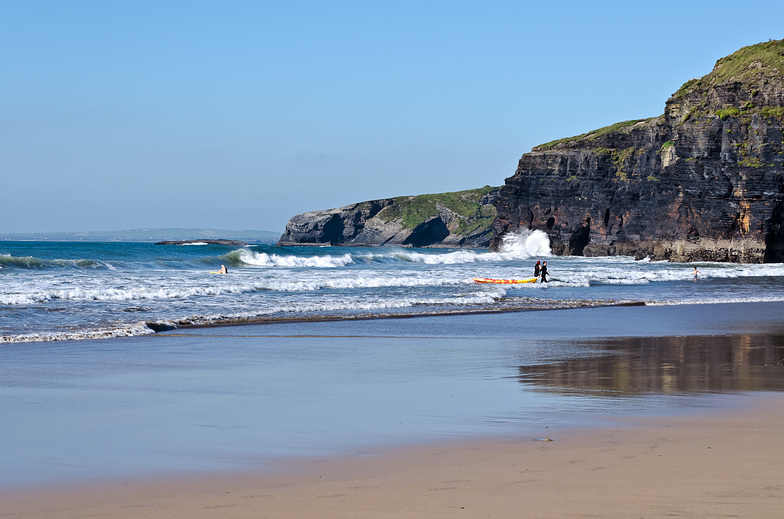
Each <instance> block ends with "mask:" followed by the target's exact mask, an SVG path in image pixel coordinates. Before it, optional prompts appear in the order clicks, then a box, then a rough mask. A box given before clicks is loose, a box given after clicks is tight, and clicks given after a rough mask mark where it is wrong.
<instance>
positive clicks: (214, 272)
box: [210, 270, 223, 274]
mask: <svg viewBox="0 0 784 519" xmlns="http://www.w3.org/2000/svg"><path fill="white" fill-rule="evenodd" d="M210 274H223V272H221V271H220V270H211V271H210Z"/></svg>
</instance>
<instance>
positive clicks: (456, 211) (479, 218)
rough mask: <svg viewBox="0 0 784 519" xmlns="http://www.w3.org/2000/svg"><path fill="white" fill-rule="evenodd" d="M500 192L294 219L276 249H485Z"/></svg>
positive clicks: (405, 200) (390, 202)
mask: <svg viewBox="0 0 784 519" xmlns="http://www.w3.org/2000/svg"><path fill="white" fill-rule="evenodd" d="M497 190H498V188H494V187H490V186H485V187H483V188H481V189H473V190H468V191H457V192H453V193H441V194H435V195H419V196H402V197H396V198H385V199H381V200H372V201H368V202H361V203H358V204H352V205H348V206H345V207H340V208H338V209H329V210H325V211H310V212H307V213H302V214H299V215H296V216H294V217H293V218H291V219H290V220H289V222H288V224H287V225H286V230H285V232H284V233H283V235H282V236H281V238H280V240H279V241H278V245H281V246H292V245H341V246H382V245H396V246H400V247H455V248H486V247H488V245H489V243H490V238H491V237H492V227H491V224H492V221H493V218H494V217H495V216H496V211H495V207H494V206H493V205H492V204H491V201H492V199H493V198H494V196H495V194H496V193H497Z"/></svg>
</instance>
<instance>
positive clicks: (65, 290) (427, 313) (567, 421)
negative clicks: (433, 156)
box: [0, 233, 784, 490]
mask: <svg viewBox="0 0 784 519" xmlns="http://www.w3.org/2000/svg"><path fill="white" fill-rule="evenodd" d="M537 260H539V261H545V260H546V261H547V262H548V267H549V271H550V274H551V276H552V277H551V281H550V282H549V283H546V284H545V283H535V284H521V285H489V284H477V283H475V282H474V281H473V278H474V277H475V276H477V277H495V278H528V277H530V276H531V275H532V272H533V265H534V263H535V262H536V261H537ZM221 265H226V266H227V267H228V269H229V273H228V274H227V275H221V274H212V273H210V271H214V270H217V269H219V268H220V266H221ZM695 265H696V267H697V268H698V270H699V272H700V274H699V276H698V279H697V280H695V279H694V277H693V268H694V266H695ZM0 283H2V290H1V291H0V332H1V334H2V339H0V342H2V343H3V344H0V419H2V423H3V424H4V425H5V426H4V427H0V444H2V445H3V446H4V449H3V450H2V451H0V490H2V489H3V488H12V487H19V486H26V485H48V484H61V483H74V482H89V481H96V480H105V479H123V478H137V477H147V476H152V475H167V474H193V473H200V472H209V471H246V470H250V471H257V470H273V469H274V467H276V466H277V467H279V466H281V464H285V463H287V460H291V459H292V458H303V457H305V458H313V457H320V456H332V455H342V454H351V455H355V454H367V453H372V452H374V451H375V450H376V449H383V448H386V447H389V446H399V445H410V444H416V443H422V442H443V441H450V440H456V439H460V438H466V437H477V436H485V435H489V436H499V435H501V436H505V435H508V436H510V437H513V438H529V439H532V440H533V439H536V438H538V437H542V436H548V437H555V438H556V440H557V439H558V434H559V431H560V430H563V429H564V428H568V427H584V426H586V425H588V426H591V425H606V424H607V423H612V422H613V420H616V419H618V418H619V417H625V416H631V415H641V414H642V415H652V414H654V415H655V414H660V415H671V414H679V413H689V414H692V413H695V412H700V411H701V410H706V409H716V408H723V407H726V406H732V405H742V403H739V401H738V400H737V399H738V398H740V399H741V401H740V402H742V398H743V395H746V394H748V393H749V392H771V391H775V392H780V391H783V390H784V325H783V324H782V323H784V266H783V265H781V264H767V265H736V264H719V263H697V264H688V265H686V264H677V263H667V262H652V261H647V260H639V261H635V260H634V259H632V258H623V257H613V258H581V257H580V258H578V257H555V256H552V255H551V254H550V252H549V247H548V242H547V238H546V236H545V235H543V234H540V233H531V234H529V235H526V236H516V237H513V238H512V239H510V240H509V241H508V242H507V243H506V244H505V247H504V249H503V250H502V251H500V252H488V251H483V250H421V249H420V250H414V249H402V248H374V249H371V248H338V247H324V248H317V247H298V248H278V247H274V246H269V245H257V246H247V247H225V246H215V245H188V246H178V245H166V246H164V245H153V244H148V243H56V242H54V243H46V242H16V243H13V242H0ZM398 317H406V318H398Z"/></svg>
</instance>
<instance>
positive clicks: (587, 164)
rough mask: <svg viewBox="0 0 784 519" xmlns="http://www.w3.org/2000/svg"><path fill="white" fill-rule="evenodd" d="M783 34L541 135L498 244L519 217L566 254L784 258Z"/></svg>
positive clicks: (501, 221) (513, 183)
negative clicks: (660, 94) (658, 103)
mask: <svg viewBox="0 0 784 519" xmlns="http://www.w3.org/2000/svg"><path fill="white" fill-rule="evenodd" d="M783 202H784V40H778V41H769V42H767V43H762V44H759V45H753V46H750V47H745V48H743V49H741V50H739V51H738V52H736V53H734V54H732V55H731V56H728V57H726V58H723V59H720V60H719V61H718V62H717V63H716V66H715V68H714V69H713V71H712V72H711V73H710V74H708V75H707V76H705V77H702V78H699V79H693V80H691V81H689V82H687V83H686V84H684V85H683V87H682V88H681V89H680V90H678V92H676V93H675V94H673V95H672V97H670V99H669V100H668V101H667V102H666V104H665V112H664V115H662V116H659V117H655V118H652V119H646V120H639V121H627V122H624V123H619V124H616V125H613V126H610V127H608V128H603V129H600V130H596V131H594V132H590V133H587V134H584V135H580V136H577V137H573V138H569V139H561V140H559V141H554V142H551V143H548V144H544V145H541V146H537V147H535V148H534V149H533V150H532V151H531V152H530V153H526V154H525V155H523V156H522V158H521V159H520V162H519V164H518V168H517V171H516V173H515V174H514V176H512V177H510V178H508V179H506V183H505V185H504V186H502V187H501V189H500V191H499V194H498V196H497V197H496V199H495V200H494V204H495V206H496V208H497V210H498V217H497V218H496V219H495V221H494V223H493V231H494V237H493V240H492V242H491V248H497V247H498V246H500V244H501V239H502V237H503V236H504V235H505V234H507V233H510V232H514V231H516V230H518V229H521V228H525V229H538V230H542V231H544V232H546V233H547V234H548V235H549V236H550V241H551V247H552V250H553V252H554V253H556V254H574V255H585V256H600V255H616V254H618V255H632V256H635V257H637V258H643V257H650V258H652V259H657V260H660V259H664V260H673V261H701V260H705V261H732V262H763V261H765V262H781V261H784V231H783V230H782V222H784V203H783Z"/></svg>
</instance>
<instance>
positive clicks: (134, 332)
mask: <svg viewBox="0 0 784 519" xmlns="http://www.w3.org/2000/svg"><path fill="white" fill-rule="evenodd" d="M153 333H155V332H154V331H153V330H152V329H151V328H150V327H149V326H147V324H146V323H142V322H139V323H131V324H126V325H119V326H115V327H111V328H98V329H94V330H80V331H71V332H49V333H29V334H21V335H12V336H0V344H2V343H25V342H54V341H82V340H91V339H114V338H117V337H136V336H139V335H150V334H153Z"/></svg>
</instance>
